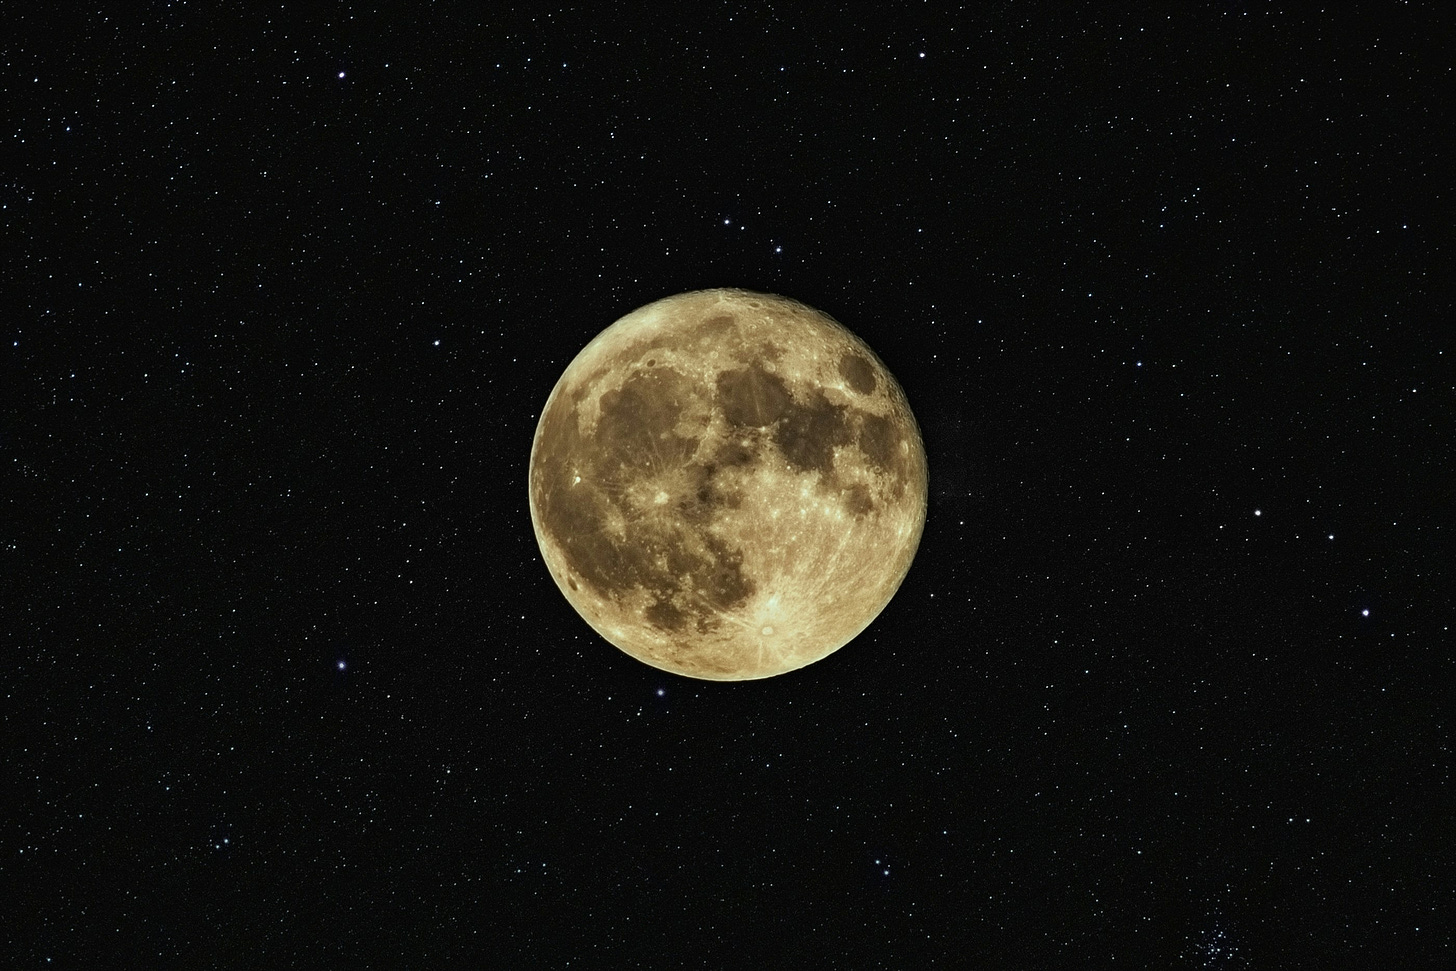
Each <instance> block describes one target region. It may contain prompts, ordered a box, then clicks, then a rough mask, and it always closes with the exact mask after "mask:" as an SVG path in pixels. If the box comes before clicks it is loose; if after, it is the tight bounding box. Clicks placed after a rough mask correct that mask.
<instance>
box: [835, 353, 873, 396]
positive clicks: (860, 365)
mask: <svg viewBox="0 0 1456 971" xmlns="http://www.w3.org/2000/svg"><path fill="white" fill-rule="evenodd" d="M839 376H840V377H841V378H844V380H845V383H846V384H848V385H849V387H850V389H851V390H853V391H854V392H856V393H858V394H872V393H873V392H874V390H875V387H876V386H877V385H878V383H879V382H878V381H876V380H875V369H874V366H873V365H872V364H870V362H869V361H866V360H865V359H864V358H863V357H861V356H860V355H858V354H854V353H846V354H845V355H844V356H843V357H841V358H840V359H839Z"/></svg>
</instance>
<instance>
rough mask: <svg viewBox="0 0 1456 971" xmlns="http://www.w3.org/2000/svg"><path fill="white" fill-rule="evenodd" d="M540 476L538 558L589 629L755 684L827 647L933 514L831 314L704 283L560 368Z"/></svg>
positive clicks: (866, 373)
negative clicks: (928, 513) (709, 287)
mask: <svg viewBox="0 0 1456 971" xmlns="http://www.w3.org/2000/svg"><path fill="white" fill-rule="evenodd" d="M529 494H530V508H531V525H532V527H533V528H534V530H535V534H536V541H537V543H538V544H539V545H540V548H541V555H542V558H543V559H544V560H545V561H546V566H547V568H548V569H549V570H550V572H551V576H552V578H553V579H555V581H556V584H557V586H558V587H559V588H560V589H561V592H562V594H564V595H565V597H566V599H567V601H568V602H569V603H570V604H571V606H572V607H573V608H575V610H576V611H577V613H579V614H580V615H581V616H582V618H583V619H584V620H586V622H587V623H588V624H590V625H591V627H592V628H593V629H595V630H596V631H597V633H599V634H600V635H601V636H602V637H604V638H605V639H606V640H607V641H609V642H610V643H612V644H613V645H615V646H616V647H618V648H620V649H621V650H622V651H625V652H626V653H627V654H629V655H631V656H632V657H634V658H636V659H637V660H639V661H642V662H644V663H646V664H649V665H652V666H653V667H655V668H660V669H662V670H664V671H671V672H673V673H675V674H680V675H684V676H686V677H690V678H702V679H706V680H713V681H744V680H750V679H754V678H767V677H772V676H774V675H778V674H783V673H785V672H787V671H793V670H796V669H798V668H802V667H804V666H805V665H808V664H812V663H814V662H815V661H819V660H821V659H823V658H825V657H827V656H828V655H830V654H832V653H834V652H835V651H837V650H839V648H841V647H843V646H844V645H845V644H847V643H849V641H850V640H852V639H853V638H854V637H856V636H857V635H858V634H859V633H860V632H861V631H863V630H864V629H865V628H866V627H867V626H869V624H870V622H871V621H873V620H874V619H875V617H877V616H878V615H879V613H880V611H881V610H883V609H884V607H885V605H886V604H887V603H889V601H890V598H891V597H893V596H894V595H895V591H896V590H897V589H899V587H900V583H901V581H902V580H904V578H905V574H906V573H907V572H908V571H909V569H910V563H911V561H912V560H913V559H914V557H915V551H916V549H917V547H918V546H919V544H920V536H921V533H922V531H923V530H924V527H925V512H926V495H927V478H926V463H925V447H924V444H923V442H922V440H921V437H920V429H919V426H918V425H917V424H916V422H915V417H914V415H913V414H911V411H910V406H909V403H908V402H907V400H906V398H905V393H904V391H903V390H902V389H901V387H900V385H899V384H898V383H896V381H895V379H894V377H893V376H892V375H891V374H890V372H889V370H888V369H886V367H885V365H884V363H883V362H882V361H881V360H880V359H879V358H878V357H877V356H875V353H874V352H873V351H871V350H870V349H869V347H868V346H866V345H865V343H864V342H863V341H861V340H860V339H859V338H858V337H856V336H855V335H854V334H852V333H850V331H849V330H847V329H846V328H845V327H844V326H842V325H841V324H839V323H838V322H837V321H835V320H833V319H832V318H830V317H829V316H827V315H825V314H823V313H821V312H819V311H817V310H814V309H813V308H811V307H807V306H805V305H804V304H801V303H798V302H795V301H793V300H790V299H788V298H786V297H780V296H775V295H771V294H763V293H753V292H750V291H746V290H700V291H696V292H692V293H683V294H679V295H677V296H674V297H667V298H665V299H663V300H658V301H656V302H655V303H650V304H648V305H647V306H645V307H641V308H639V309H638V310H635V311H633V312H632V313H630V314H628V315H627V316H625V317H623V318H622V319H620V320H618V321H617V322H616V323H614V324H612V325H611V326H610V327H608V328H607V329H606V330H604V331H602V332H601V333H600V334H598V335H597V337H596V338H595V339H594V340H592V341H591V343H589V344H588V345H587V346H586V347H585V348H584V349H583V350H582V351H581V353H580V354H578V355H577V356H576V358H575V359H574V360H573V361H572V362H571V364H570V365H568V366H567V368H566V371H565V372H564V373H563V374H562V375H561V379H560V380H559V381H558V382H557V383H556V387H555V388H554V389H552V391H551V395H550V397H549V398H548V399H547V401H546V406H545V408H544V409H543V410H542V413H541V418H540V422H539V423H538V425H537V427H536V436H535V439H534V441H533V442H532V445H531V460H530V472H529Z"/></svg>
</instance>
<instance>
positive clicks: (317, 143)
mask: <svg viewBox="0 0 1456 971" xmlns="http://www.w3.org/2000/svg"><path fill="white" fill-rule="evenodd" d="M808 6H809V5H804V6H803V7H791V6H779V7H772V6H768V5H749V4H734V3H723V2H720V0H706V2H701V3H692V4H685V5H681V7H680V8H678V9H671V10H670V9H669V8H668V7H663V6H646V5H644V6H642V7H635V6H629V5H609V4H589V5H579V6H574V7H558V8H552V7H548V6H546V5H544V4H542V5H533V4H519V5H517V6H516V7H515V8H514V9H510V8H509V7H508V6H507V5H505V4H468V3H463V2H441V3H413V4H381V5H377V6H368V5H365V6H360V5H350V4H325V3H318V4H289V5H280V4H278V3H230V4H198V3H185V2H180V0H174V2H171V3H159V2H151V3H128V4H119V3H117V4H111V3H101V4H92V5H90V6H87V7H85V8H79V7H77V8H74V9H73V10H72V12H69V13H66V12H62V11H63V10H64V7H55V6H51V5H45V4H32V5H24V4H16V5H12V6H11V8H9V9H7V11H6V15H5V22H6V26H5V29H4V31H3V35H0V66H3V72H0V88H3V92H0V93H3V97H0V118H3V119H4V122H5V123H4V127H3V137H4V146H5V150H4V153H3V163H0V218H3V225H4V237H3V238H4V254H5V255H4V259H3V261H0V293H3V296H4V303H3V307H4V310H3V313H0V329H3V335H0V336H3V346H0V358H3V364H0V616H3V618H4V620H3V628H0V630H3V635H0V640H3V641H4V642H6V646H5V648H4V657H5V662H4V664H3V667H0V769H3V776H0V781H3V784H4V789H5V790H6V794H5V796H4V797H3V801H4V802H5V803H7V804H8V807H9V808H6V809H4V810H3V811H0V963H3V964H4V966H5V967H7V968H12V967H13V968H54V969H64V968H91V967H109V968H120V967H188V968H232V967H236V968H250V969H251V968H292V967H299V968H325V967H380V968H386V967H414V968H427V967H448V966H455V967H488V968H531V967H538V968H564V967H571V968H578V967H581V968H678V967H680V968H704V969H715V968H735V967H764V968H797V967H824V968H886V969H899V968H916V967H940V968H996V969H1003V968H1062V967H1068V968H1070V967H1091V968H1102V967H1158V968H1321V969H1325V968H1368V967H1372V966H1377V964H1379V965H1383V966H1390V967H1404V968H1449V967H1453V966H1456V919H1453V914H1456V852H1453V845H1456V828H1453V819H1456V788H1453V783H1452V768H1451V765H1452V751H1451V739H1450V735H1449V727H1450V726H1449V721H1448V716H1449V713H1450V711H1451V709H1452V704H1453V695H1456V693H1453V690H1452V685H1453V679H1456V665H1453V651H1452V644H1453V635H1452V629H1451V625H1452V614H1453V606H1456V604H1453V600H1456V597H1453V589H1456V581H1453V579H1452V571H1451V569H1450V555H1451V554H1450V552H1449V551H1450V548H1451V540H1452V537H1451V532H1452V519H1451V517H1452V509H1453V504H1452V482H1453V478H1452V465H1453V463H1452V461H1451V457H1452V440H1453V436H1452V430H1453V418H1456V377H1453V374H1456V369H1453V363H1456V361H1453V359H1456V328H1453V326H1452V320H1453V311H1456V301H1453V298H1452V289H1451V286H1450V284H1451V278H1452V270H1451V261H1452V254H1453V250H1452V246H1451V242H1450V240H1451V235H1450V233H1451V220H1452V206H1451V202H1452V173H1453V171H1456V165H1453V159H1452V154H1451V152H1450V151H1449V148H1448V146H1447V143H1446V141H1445V139H1446V137H1448V136H1449V134H1450V129H1451V106H1452V103H1453V102H1452V94H1453V92H1452V88H1453V85H1452V80H1453V73H1452V66H1451V65H1452V63H1453V62H1452V55H1451V49H1450V46H1449V44H1448V43H1446V42H1445V41H1443V40H1441V38H1442V37H1449V33H1448V32H1449V30H1450V29H1451V27H1452V23H1451V21H1452V19H1453V18H1452V15H1451V13H1450V11H1449V9H1448V8H1447V6H1446V5H1442V4H1435V3H1391V2H1382V3H1371V4H1365V5H1363V7H1364V10H1363V12H1354V11H1351V12H1344V13H1337V12H1335V11H1334V10H1326V11H1324V12H1322V13H1312V12H1299V11H1293V10H1289V9H1282V10H1281V9H1271V8H1269V7H1266V6H1265V5H1261V4H1251V3H1233V2H1229V3H1219V4H1190V5H1184V4H1178V5H1167V6H1168V10H1164V9H1162V8H1161V7H1158V8H1157V9H1156V11H1155V12H1154V8H1153V7H1152V6H1147V7H1145V8H1144V9H1141V10H1138V11H1136V12H1124V11H1122V10H1119V9H1114V8H1113V7H1110V6H1106V5H1101V4H1098V5H1091V6H1090V7H1087V6H1082V7H1079V8H1074V7H1072V6H1070V5H1060V4H1047V3H1009V2H999V3H988V4H970V5H967V6H965V7H963V8H960V9H951V7H950V6H949V5H943V4H934V3H896V4H888V5H886V4H879V5H874V6H873V7H864V8H857V9H854V10H839V11H835V12H833V13H826V14H822V15H820V14H814V13H809V12H807V9H808ZM1169 11H1171V12H1169ZM720 286H731V287H743V288H747V289H751V290H760V291H765V292H773V293H781V294H784V295H787V296H790V297H792V298H794V299H797V300H800V301H803V302H805V303H808V304H810V305H811V306H814V307H816V308H818V309H820V310H822V311H824V312H826V313H828V314H830V315H832V316H833V317H835V318H836V319H838V320H840V321H841V322H843V323H844V324H845V325H846V326H848V327H849V328H850V329H852V330H853V331H855V332H856V333H857V334H858V335H859V336H861V337H862V338H864V340H865V341H866V342H867V343H868V344H869V345H870V346H871V347H872V348H874V349H875V350H876V352H877V353H878V354H879V355H880V357H881V358H883V360H884V361H885V362H886V364H887V365H888V366H889V368H890V369H891V371H892V372H893V373H894V374H895V375H896V377H897V378H898V379H899V381H900V383H901V385H902V386H903V387H904V388H905V391H906V394H907V395H908V397H909V400H910V403H911V406H912V407H913V408H914V410H915V412H916V415H917V418H918V420H919V422H920V425H921V429H922V432H923V434H924V438H925V443H926V449H927V455H928V460H929V465H930V486H931V498H930V509H929V517H928V520H927V524H926V530H925V534H924V537H923V539H922V541H921V546H920V552H919V555H918V557H917V559H916V561H915V563H914V565H913V567H912V568H911V571H910V573H909V576H908V577H907V578H906V580H905V583H904V585H903V586H902V587H901V589H900V592H899V594H898V595H897V597H896V598H895V599H894V600H893V601H891V603H890V604H889V606H888V607H887V608H886V609H885V611H884V612H883V613H882V614H881V615H880V617H879V618H878V620H876V621H875V623H874V624H872V625H871V626H870V628H869V629H868V630H867V631H866V632H865V633H864V634H863V635H861V636H860V637H859V638H857V639H856V640H855V641H853V642H851V643H850V644H849V645H848V646H846V647H845V648H844V649H842V650H840V651H839V652H837V653H836V654H833V655H831V656H830V657H829V658H827V659H825V660H823V661H821V662H819V663H817V664H814V665H811V666H810V667H807V668H804V669H802V670H800V671H796V672H793V673H790V674H787V675H783V676H781V677H777V678H773V679H768V680H764V681H755V682H744V683H730V684H722V683H712V682H703V681H695V680H689V679H685V678H680V677H676V676H673V675H670V674H666V673H664V672H661V671H658V670H655V669H653V668H650V667H648V666H646V665H643V664H641V663H639V662H637V661H634V660H632V659H631V658H629V657H627V656H626V655H624V654H622V653H621V652H619V651H618V650H616V649H615V648H613V647H612V646H610V645H609V644H608V643H607V642H605V641H604V640H602V639H601V638H600V637H598V636H597V635H596V634H595V633H594V632H593V631H592V630H591V629H590V628H589V627H588V626H587V624H586V623H585V622H584V621H583V620H582V619H581V618H580V617H578V616H577V615H576V614H575V613H574V612H573V611H572V610H571V608H570V606H569V605H568V604H567V603H566V601H565V599H564V598H563V597H562V596H561V594H560V593H559V592H558V590H557V589H556V587H555V584H554V583H553V581H552V579H551V577H550V575H549V574H548V572H547V570H546V567H545V564H544V563H543V561H542V559H541V556H540V553H539V551H538V549H537V545H536V540H535V537H534V535H533V532H532V528H531V522H530V516H529V512H528V508H527V501H526V471H527V460H528V457H529V452H530V446H531V440H532V436H533V434H534V432H535V428H536V422H537V419H538V417H539V415H540V412H541V408H542V406H543V405H544V404H545V401H546V398H547V396H548V394H549V393H550V391H551V388H552V387H553V385H554V384H555V382H556V379H557V378H558V377H559V376H560V374H561V372H562V370H563V369H564V368H565V366H566V365H567V363H568V362H569V361H570V360H571V359H572V358H573V357H574V356H575V354H576V353H577V352H578V351H579V350H580V349H581V348H582V347H583V346H584V345H585V344H586V343H587V342H588V341H589V340H590V339H591V338H592V337H593V336H594V335H595V334H596V333H598V332H599V331H600V330H602V329H603V328H605V327H606V326H607V325H609V324H610V323H611V322H612V321H614V320H616V319H617V318H618V317H620V316H622V315H623V314H625V313H627V312H629V311H631V310H633V309H635V308H637V307H639V306H641V305H643V304H646V303H649V302H651V301H653V300H656V299H659V298H661V297H664V296H668V295H671V294H675V293H679V292H682V291H686V290H694V289H700V288H706V287H720Z"/></svg>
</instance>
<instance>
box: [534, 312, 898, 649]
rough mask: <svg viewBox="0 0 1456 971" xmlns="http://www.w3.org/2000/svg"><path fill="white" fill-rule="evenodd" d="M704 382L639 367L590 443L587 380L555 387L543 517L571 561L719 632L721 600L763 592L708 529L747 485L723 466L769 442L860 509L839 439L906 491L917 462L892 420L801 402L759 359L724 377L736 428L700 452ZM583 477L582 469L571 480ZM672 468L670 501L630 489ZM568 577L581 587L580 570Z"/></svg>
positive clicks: (817, 400)
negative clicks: (691, 425)
mask: <svg viewBox="0 0 1456 971" xmlns="http://www.w3.org/2000/svg"><path fill="white" fill-rule="evenodd" d="M726 325H727V326H731V322H727V324H726ZM639 360H640V358H639ZM650 364H651V365H655V364H656V359H655V358H653V359H652V360H651V362H650ZM838 369H839V373H840V375H841V376H842V377H843V378H844V379H845V381H846V382H847V383H848V385H849V386H850V388H851V389H852V390H854V391H855V392H857V393H860V394H869V393H872V392H873V391H874V389H875V388H876V387H877V383H878V382H877V380H876V377H875V372H874V369H873V367H872V366H871V365H870V363H869V362H868V361H866V360H865V359H864V358H863V357H860V356H859V355H856V354H846V355H844V356H843V357H842V358H841V359H840V361H839V368H838ZM706 390H708V389H704V388H700V387H696V386H695V385H694V384H693V383H692V381H691V379H689V378H688V377H686V376H684V375H683V374H681V373H679V372H677V371H675V370H672V369H671V368H668V367H657V366H648V367H646V368H642V369H639V370H636V371H635V372H634V373H633V374H631V375H630V376H629V377H628V378H627V380H626V381H624V382H623V384H622V386H621V387H620V388H616V389H612V390H609V391H607V392H605V393H604V394H603V395H602V397H601V401H600V418H599V419H598V422H597V426H596V429H595V431H594V434H593V436H592V438H591V440H589V441H588V440H584V439H583V438H582V436H581V433H580V431H579V426H578V422H577V415H578V409H579V408H580V406H581V403H582V401H583V400H584V396H585V394H586V392H585V391H578V392H577V393H576V394H575V395H573V396H571V397H570V398H567V397H565V396H562V397H558V398H557V399H556V400H555V401H553V402H552V405H551V407H550V408H549V409H548V411H547V413H546V414H545V415H544V416H543V418H542V429H541V434H540V436H539V448H538V452H537V454H536V456H535V460H534V461H535V464H536V468H535V470H534V471H535V476H534V482H535V489H536V493H535V501H536V508H537V511H538V514H539V517H540V521H541V523H542V527H543V528H544V530H545V531H546V533H547V534H548V535H549V536H551V537H552V538H553V539H554V540H555V541H556V543H557V544H558V546H559V547H560V549H561V551H562V554H563V557H564V559H565V562H566V565H567V566H568V568H569V569H570V570H571V571H572V572H573V573H574V574H575V577H579V578H580V579H582V580H583V581H585V582H586V583H587V585H588V586H589V587H590V588H591V589H592V590H593V591H595V592H596V593H597V594H599V595H600V596H602V597H605V598H608V599H610V600H613V601H615V602H618V603H621V602H622V599H623V597H624V596H625V595H627V594H629V593H632V592H633V591H636V590H639V589H640V590H642V591H645V592H646V594H647V595H648V598H649V601H650V602H649V605H648V607H647V608H646V611H645V617H646V620H647V621H648V622H649V623H651V624H652V625H653V626H655V627H657V628H658V629H660V630H663V631H666V632H675V631H682V630H685V629H686V628H687V627H689V626H690V625H691V626H692V627H694V628H696V629H697V630H698V631H700V632H706V631H709V630H712V629H714V628H716V627H718V626H719V624H720V620H719V617H718V613H719V612H720V611H731V610H733V609H735V608H738V607H741V606H742V605H743V604H744V603H746V602H747V600H748V599H749V597H751V596H752V595H753V594H754V592H755V584H754V582H753V580H752V579H750V578H749V577H747V576H745V575H744V573H743V556H742V552H741V551H740V550H736V549H732V548H730V547H729V546H728V545H727V544H725V543H724V542H723V541H722V540H721V539H719V538H718V537H717V536H715V535H714V534H713V533H712V532H711V531H709V529H708V526H709V524H710V523H711V522H712V518H713V511H714V510H715V509H718V508H721V507H725V506H726V507H731V508H736V507H737V506H739V505H741V503H742V502H743V496H742V495H739V494H736V493H733V492H730V491H727V490H725V489H723V488H722V487H721V486H720V483H719V475H718V474H719V472H720V471H721V470H723V469H726V468H734V467H741V468H749V467H751V466H753V465H755V464H757V463H758V462H759V461H761V456H762V455H764V454H765V450H767V449H770V448H772V449H774V450H775V451H776V452H777V453H778V454H779V455H781V456H782V457H783V459H784V460H785V461H786V462H787V463H788V465H789V466H790V467H791V468H793V469H794V470H796V471H798V472H817V473H818V485H819V488H820V489H821V490H823V491H825V492H828V493H833V494H836V495H837V496H838V497H839V499H840V501H841V502H842V503H843V505H844V508H845V509H846V511H848V512H849V513H850V514H851V515H853V516H856V517H863V516H866V515H869V514H870V513H871V512H873V511H874V509H875V500H874V496H873V495H872V493H871V490H870V489H869V488H868V487H867V486H866V485H864V484H863V483H849V484H846V483H843V482H841V481H840V480H839V477H838V476H837V474H836V472H835V468H834V451H835V449H836V448H839V447H842V446H846V445H850V444H851V443H853V444H855V445H857V446H858V448H859V449H860V451H861V452H862V453H863V454H864V456H865V458H866V460H867V461H868V462H869V463H870V465H871V466H873V467H874V468H875V469H877V470H879V471H880V472H883V473H886V474H887V475H888V477H889V478H890V480H891V482H892V483H893V485H892V486H891V493H892V495H893V496H894V497H895V498H899V496H900V495H901V494H903V492H904V489H905V486H906V481H907V479H908V476H909V472H910V470H909V468H908V465H907V463H908V460H907V458H906V456H905V454H904V453H903V451H902V450H901V448H900V444H901V441H902V432H901V430H900V428H899V427H898V426H897V425H896V423H895V422H894V421H893V420H891V419H890V418H886V417H882V416H880V415H875V414H873V413H871V412H867V411H864V410H862V409H859V408H853V407H847V406H845V405H841V404H836V403H834V402H832V401H830V400H829V399H828V398H827V397H826V396H825V395H824V392H823V391H822V390H820V389H817V388H816V389H814V390H813V391H812V392H811V393H810V394H809V395H808V400H807V401H803V402H799V401H796V400H795V399H794V397H793V395H792V394H791V393H790V391H789V389H788V387H787V385H786V384H785V382H784V380H783V379H782V378H780V377H779V376H778V375H776V374H774V373H773V372H771V371H769V370H767V369H766V368H765V367H764V366H763V364H762V362H760V361H754V362H751V363H748V364H746V365H744V366H743V367H740V368H735V369H731V370H727V371H724V372H722V373H721V374H719V375H718V378H717V380H716V382H715V387H714V388H713V389H712V391H713V393H714V395H713V399H714V403H715V405H716V406H717V408H718V409H719V410H720V412H721V413H722V414H723V415H724V416H725V417H726V419H727V421H728V423H729V425H730V429H731V430H732V432H733V433H732V434H730V435H729V436H727V437H726V438H725V439H724V440H723V441H721V442H719V443H717V445H716V447H715V448H714V449H713V451H712V454H710V455H708V456H706V457H705V458H700V457H699V455H698V453H699V451H700V448H701V445H702V442H701V439H699V438H697V437H692V436H684V435H681V434H679V433H678V431H677V428H678V425H679V422H680V421H681V419H682V417H683V414H684V411H685V409H686V406H687V403H688V402H690V401H694V400H698V399H699V398H700V397H701V393H702V392H703V391H706ZM745 442H747V443H748V444H744V443H745ZM577 476H580V477H581V481H580V483H575V484H574V480H575V478H576V477H577ZM674 477H675V479H674V481H675V482H676V484H677V485H678V486H679V487H680V488H678V489H677V490H675V493H674V494H673V495H672V496H671V503H670V504H668V505H665V506H658V505H654V504H652V502H651V497H646V499H647V501H646V502H645V503H644V501H643V500H644V497H643V496H642V495H640V493H639V495H637V496H636V497H634V496H633V495H632V494H631V489H632V486H633V484H634V483H638V484H640V483H643V482H644V481H645V482H651V481H656V480H661V479H665V478H674ZM612 523H616V524H618V527H617V530H618V531H616V532H614V531H613V529H612V527H611V524H612ZM623 524H624V525H623ZM622 529H625V534H623V533H622V532H621V530H622ZM568 583H569V584H571V585H572V588H573V589H576V585H575V579H574V578H568Z"/></svg>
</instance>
